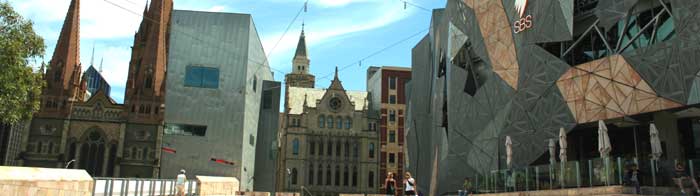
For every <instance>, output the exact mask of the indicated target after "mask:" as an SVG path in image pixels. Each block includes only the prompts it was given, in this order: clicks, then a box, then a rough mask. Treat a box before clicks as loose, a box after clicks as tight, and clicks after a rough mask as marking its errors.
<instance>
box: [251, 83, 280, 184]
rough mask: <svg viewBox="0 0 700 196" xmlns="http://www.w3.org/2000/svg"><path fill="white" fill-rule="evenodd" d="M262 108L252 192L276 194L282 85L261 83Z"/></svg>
mask: <svg viewBox="0 0 700 196" xmlns="http://www.w3.org/2000/svg"><path fill="white" fill-rule="evenodd" d="M262 89H263V90H262V91H263V94H262V106H261V107H260V120H259V121H258V137H257V138H256V140H257V141H256V147H255V178H254V180H255V186H254V187H253V190H255V191H262V192H270V193H272V194H274V193H275V192H276V188H277V184H276V180H275V179H276V178H277V170H275V169H276V168H277V162H278V160H277V159H278V157H279V155H278V154H279V153H278V151H279V137H278V133H279V129H280V127H279V126H280V123H279V119H280V112H279V111H280V110H279V109H280V97H281V96H282V95H281V94H280V92H281V91H282V84H281V83H280V82H276V81H263V85H262Z"/></svg>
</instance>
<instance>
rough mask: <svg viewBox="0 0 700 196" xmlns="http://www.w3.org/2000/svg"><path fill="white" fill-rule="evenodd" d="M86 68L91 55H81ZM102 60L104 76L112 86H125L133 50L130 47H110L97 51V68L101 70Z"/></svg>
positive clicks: (84, 53)
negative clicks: (102, 60)
mask: <svg viewBox="0 0 700 196" xmlns="http://www.w3.org/2000/svg"><path fill="white" fill-rule="evenodd" d="M81 59H83V60H82V61H83V65H84V67H86V68H87V67H88V66H89V65H88V64H89V60H90V53H86V52H83V53H81ZM100 59H104V62H103V64H102V66H103V67H102V76H104V77H105V80H107V82H108V83H109V84H110V85H112V86H125V85H126V78H127V75H128V71H129V69H128V68H129V60H130V59H131V50H130V49H129V48H128V47H114V46H108V47H106V48H104V49H102V50H96V51H95V68H98V69H99V63H100Z"/></svg>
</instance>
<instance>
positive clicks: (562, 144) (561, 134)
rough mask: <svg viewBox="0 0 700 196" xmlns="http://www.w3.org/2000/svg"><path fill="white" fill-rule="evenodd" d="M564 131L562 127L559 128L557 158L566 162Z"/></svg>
mask: <svg viewBox="0 0 700 196" xmlns="http://www.w3.org/2000/svg"><path fill="white" fill-rule="evenodd" d="M566 145H567V144H566V131H565V130H564V127H562V128H560V129H559V160H560V161H561V162H562V163H564V162H566Z"/></svg>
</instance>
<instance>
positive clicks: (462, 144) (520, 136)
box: [406, 0, 700, 194]
mask: <svg viewBox="0 0 700 196" xmlns="http://www.w3.org/2000/svg"><path fill="white" fill-rule="evenodd" d="M484 1H486V0H484ZM493 1H501V0H493ZM447 2H448V3H447V6H446V8H445V9H439V10H434V11H433V16H432V17H433V18H432V22H431V29H430V33H429V34H428V35H427V36H426V37H425V38H424V39H423V40H421V41H420V42H419V43H418V44H417V45H416V46H415V48H414V49H413V51H412V52H413V59H412V60H413V62H412V69H413V78H412V81H411V90H410V95H409V96H408V97H409V111H408V114H409V115H410V116H409V117H408V120H407V122H406V123H407V125H406V127H407V129H409V131H408V133H407V136H406V137H407V142H408V148H409V152H408V154H409V161H410V163H409V167H408V169H409V171H413V172H414V175H415V176H416V179H417V180H418V181H419V183H418V184H419V186H423V187H419V189H421V190H422V191H423V192H424V193H428V191H429V190H430V189H431V188H433V189H436V192H435V193H434V194H441V193H445V192H451V191H454V190H457V189H458V188H459V187H460V186H461V185H460V184H461V183H460V182H461V180H462V179H463V178H464V177H466V176H470V175H472V174H475V173H484V172H487V171H488V170H490V169H497V168H504V167H505V160H504V157H505V156H503V155H504V152H505V149H504V147H503V144H504V141H503V139H504V137H505V136H506V135H509V136H511V137H512V138H513V140H514V141H513V143H514V144H513V146H514V153H513V155H514V157H513V161H514V165H515V167H518V166H524V165H528V164H531V163H532V162H534V161H535V160H536V159H537V158H538V157H540V156H541V155H542V154H543V152H544V151H545V150H546V148H545V147H544V146H545V141H546V139H548V138H556V137H557V133H558V130H559V128H562V127H563V128H564V129H565V130H568V131H570V130H572V129H573V128H574V127H575V126H576V125H577V123H576V121H575V119H574V116H573V115H572V113H571V111H570V109H569V107H568V106H567V103H566V102H565V100H564V98H563V96H562V93H561V92H560V90H559V88H557V84H556V82H557V80H558V79H559V78H560V77H561V76H562V74H564V72H565V71H567V70H568V69H570V68H571V66H573V65H569V64H567V63H566V62H565V61H563V60H561V59H560V58H559V57H557V56H554V55H552V54H551V53H550V52H548V51H546V50H545V49H544V48H543V47H542V46H541V45H538V44H541V43H544V42H552V41H562V40H571V39H572V36H574V35H577V34H576V32H579V34H580V29H581V28H582V27H585V28H587V27H588V25H590V24H585V23H579V24H574V22H577V20H576V19H574V18H572V17H573V10H574V8H573V7H572V6H573V5H572V3H573V2H572V1H571V0H558V1H551V2H547V3H543V2H531V4H530V5H528V7H529V8H528V13H531V14H532V15H533V17H534V18H537V19H538V20H537V21H535V23H534V27H533V29H530V30H528V31H526V32H522V33H520V34H518V35H517V36H516V34H512V35H508V36H513V43H514V49H515V52H516V58H517V63H518V65H519V70H518V80H517V88H513V87H511V86H510V85H508V84H507V83H506V82H505V81H504V80H503V79H501V77H500V76H499V75H497V74H496V73H495V72H494V68H493V64H492V63H493V61H494V59H491V57H490V56H489V54H488V53H487V49H486V45H485V43H484V39H485V38H484V35H483V34H482V31H484V29H480V25H479V23H478V22H479V21H477V17H476V15H475V10H474V9H472V8H471V7H469V6H468V5H466V4H465V3H464V2H463V1H459V0H448V1H447ZM476 2H477V1H474V2H472V3H474V4H476ZM478 2H482V1H478ZM600 2H607V1H600ZM615 2H616V1H615ZM640 2H642V1H640ZM646 2H651V1H646ZM500 3H502V4H503V9H504V11H505V13H506V17H505V19H508V20H509V21H506V24H512V22H513V21H514V20H515V19H516V17H517V16H516V14H515V13H516V12H515V9H514V8H513V5H514V0H502V1H501V2H500ZM603 5H605V4H603ZM670 5H671V6H670V7H671V10H672V11H673V16H674V17H673V20H674V25H675V32H676V33H677V36H676V37H675V38H673V39H671V40H668V41H664V42H660V43H656V44H653V45H650V46H648V47H644V48H639V49H636V50H633V51H631V52H624V53H621V55H622V56H623V57H624V58H625V60H626V61H628V62H629V63H630V64H631V66H632V68H634V71H636V72H638V73H639V74H640V75H641V77H642V79H643V80H645V81H647V82H648V83H649V84H650V86H651V87H652V88H653V90H654V91H655V92H656V93H658V94H659V95H660V96H661V97H663V98H667V99H671V100H674V101H676V102H679V103H685V104H696V103H698V102H700V101H698V100H700V98H698V97H700V93H698V92H700V90H698V89H700V87H698V86H700V82H698V81H700V79H698V78H700V74H699V73H700V71H698V70H700V63H698V62H700V61H699V60H698V56H700V55H699V54H700V49H698V48H699V47H697V46H698V45H700V39H699V37H700V34H698V29H700V28H699V27H700V20H697V19H698V18H699V17H700V15H697V14H694V13H695V12H694V11H693V10H697V9H698V8H700V2H697V1H683V0H671V1H670ZM482 6H483V4H482ZM599 7H600V8H597V9H605V8H606V7H605V6H599ZM623 11H625V10H623ZM620 13H626V12H620ZM601 19H602V20H607V19H610V18H601ZM489 20H493V18H491V19H489ZM488 22H491V23H493V21H488ZM578 22H580V21H578ZM491 23H489V24H491ZM577 29H579V30H577ZM584 30H585V29H584ZM492 38H493V37H492ZM465 44H470V46H468V47H466V46H465ZM463 47H466V48H469V50H471V51H472V53H469V58H470V59H471V60H472V61H474V60H475V59H477V60H478V61H479V62H480V63H481V65H480V66H481V67H480V69H481V70H480V71H481V73H480V74H481V75H480V76H479V77H480V79H483V83H481V85H480V87H479V88H477V89H476V90H475V92H473V93H471V94H469V93H467V92H465V90H464V89H465V86H466V83H467V82H468V80H469V77H470V76H469V73H468V70H467V69H465V68H464V67H460V65H458V64H457V63H455V62H454V59H455V54H457V50H460V49H462V48H463ZM470 66H471V64H470ZM441 67H444V68H445V70H446V75H445V76H440V75H438V74H437V73H436V72H437V71H438V70H439V69H440V68H441ZM445 77H446V78H445ZM443 90H446V92H445V91H443ZM444 100H447V102H448V104H447V107H446V108H447V109H446V110H447V114H448V115H447V116H448V122H449V123H448V129H447V130H441V129H442V127H440V126H441V125H440V124H441V121H440V120H441V118H442V107H443V103H442V101H444ZM412 138H415V139H412ZM418 138H420V139H418ZM436 182H437V183H436Z"/></svg>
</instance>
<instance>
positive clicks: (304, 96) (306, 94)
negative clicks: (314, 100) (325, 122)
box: [304, 94, 308, 107]
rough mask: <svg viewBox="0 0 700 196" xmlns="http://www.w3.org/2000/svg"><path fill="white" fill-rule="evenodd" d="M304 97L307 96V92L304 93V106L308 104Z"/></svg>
mask: <svg viewBox="0 0 700 196" xmlns="http://www.w3.org/2000/svg"><path fill="white" fill-rule="evenodd" d="M306 97H307V94H304V107H306V106H308V104H307V103H306Z"/></svg>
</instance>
